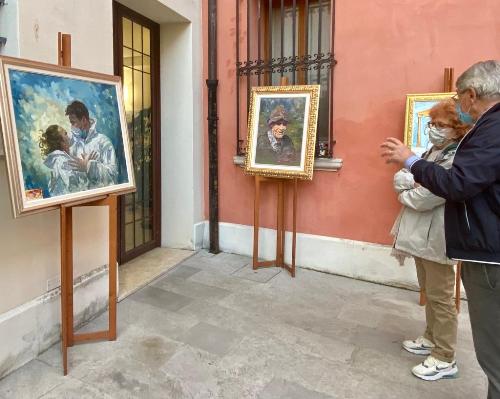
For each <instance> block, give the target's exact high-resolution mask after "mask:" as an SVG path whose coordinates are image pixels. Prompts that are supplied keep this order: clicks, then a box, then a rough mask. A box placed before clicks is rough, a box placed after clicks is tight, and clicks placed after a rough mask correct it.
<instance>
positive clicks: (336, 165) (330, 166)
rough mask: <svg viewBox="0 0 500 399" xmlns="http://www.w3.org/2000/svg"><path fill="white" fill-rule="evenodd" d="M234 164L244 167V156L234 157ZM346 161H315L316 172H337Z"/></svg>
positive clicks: (324, 159)
mask: <svg viewBox="0 0 500 399" xmlns="http://www.w3.org/2000/svg"><path fill="white" fill-rule="evenodd" d="M233 163H234V164H235V165H237V166H240V167H243V166H244V165H245V157H244V156H243V155H235V156H233ZM343 163H344V161H343V160H342V159H339V158H317V159H315V160H314V170H323V171H326V172H336V171H338V170H340V169H341V168H342V165H343Z"/></svg>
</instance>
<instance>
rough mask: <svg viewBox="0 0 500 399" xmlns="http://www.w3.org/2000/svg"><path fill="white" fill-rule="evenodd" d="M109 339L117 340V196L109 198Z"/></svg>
mask: <svg viewBox="0 0 500 399" xmlns="http://www.w3.org/2000/svg"><path fill="white" fill-rule="evenodd" d="M108 201H109V337H108V339H109V340H110V341H114V340H116V303H117V292H116V282H117V266H116V263H117V259H116V253H117V251H116V249H117V248H116V245H117V229H118V227H117V226H118V223H117V214H118V212H117V210H118V206H117V202H118V198H117V196H116V195H111V196H109V199H108Z"/></svg>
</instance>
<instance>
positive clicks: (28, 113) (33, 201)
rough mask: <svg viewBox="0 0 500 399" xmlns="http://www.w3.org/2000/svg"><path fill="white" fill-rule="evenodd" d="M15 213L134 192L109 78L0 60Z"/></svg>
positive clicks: (117, 93)
mask: <svg viewBox="0 0 500 399" xmlns="http://www.w3.org/2000/svg"><path fill="white" fill-rule="evenodd" d="M0 79H1V95H2V102H1V115H0V116H1V120H2V130H3V137H4V144H5V154H6V158H7V166H8V173H9V183H10V187H11V195H12V200H13V205H14V213H15V216H18V215H21V214H24V213H29V212H33V211H40V210H43V209H46V208H50V207H54V206H55V205H59V204H64V203H68V202H74V201H80V200H84V199H86V198H92V197H96V196H99V195H103V194H110V193H120V192H130V191H133V190H134V176H133V172H132V164H131V156H130V147H129V141H128V139H129V137H128V133H127V126H126V123H125V118H124V108H123V95H122V90H121V84H120V80H119V78H117V77H114V76H109V75H101V74H96V73H91V72H85V71H78V70H73V69H69V68H63V67H57V66H52V65H48V64H41V63H37V62H31V61H25V60H18V59H13V58H0Z"/></svg>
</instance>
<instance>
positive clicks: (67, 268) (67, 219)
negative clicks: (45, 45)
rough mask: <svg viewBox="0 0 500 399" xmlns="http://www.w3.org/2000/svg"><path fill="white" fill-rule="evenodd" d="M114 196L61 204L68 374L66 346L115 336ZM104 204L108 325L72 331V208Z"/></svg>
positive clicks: (64, 60)
mask: <svg viewBox="0 0 500 399" xmlns="http://www.w3.org/2000/svg"><path fill="white" fill-rule="evenodd" d="M58 64H59V65H61V66H66V67H71V35H67V34H62V33H61V32H59V37H58ZM117 199H118V197H117V196H116V195H104V196H101V197H98V198H93V199H91V200H84V201H80V202H73V203H71V204H64V205H61V209H60V223H61V351H62V357H63V372H64V375H67V374H68V347H71V346H73V345H74V344H75V343H80V342H91V341H98V340H104V339H106V340H109V341H114V340H115V339H116V302H117V292H116V279H117V266H116V260H117V256H116V254H117V238H116V237H117V213H118V207H117V203H118V201H117ZM82 206H107V207H108V208H109V327H108V329H107V330H104V331H97V332H92V333H86V334H75V332H74V325H73V208H76V207H82Z"/></svg>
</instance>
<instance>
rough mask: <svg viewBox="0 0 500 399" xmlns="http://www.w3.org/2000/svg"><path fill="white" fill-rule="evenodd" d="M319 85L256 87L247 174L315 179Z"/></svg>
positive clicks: (249, 133) (250, 115)
mask: <svg viewBox="0 0 500 399" xmlns="http://www.w3.org/2000/svg"><path fill="white" fill-rule="evenodd" d="M319 94H320V86H319V85H293V86H262V87H254V88H252V93H251V98H250V108H249V115H248V136H247V152H246V160H245V171H246V172H247V173H249V174H253V175H262V176H268V177H280V178H298V179H305V180H311V179H312V176H313V166H314V151H315V145H316V127H317V122H318V105H319Z"/></svg>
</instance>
